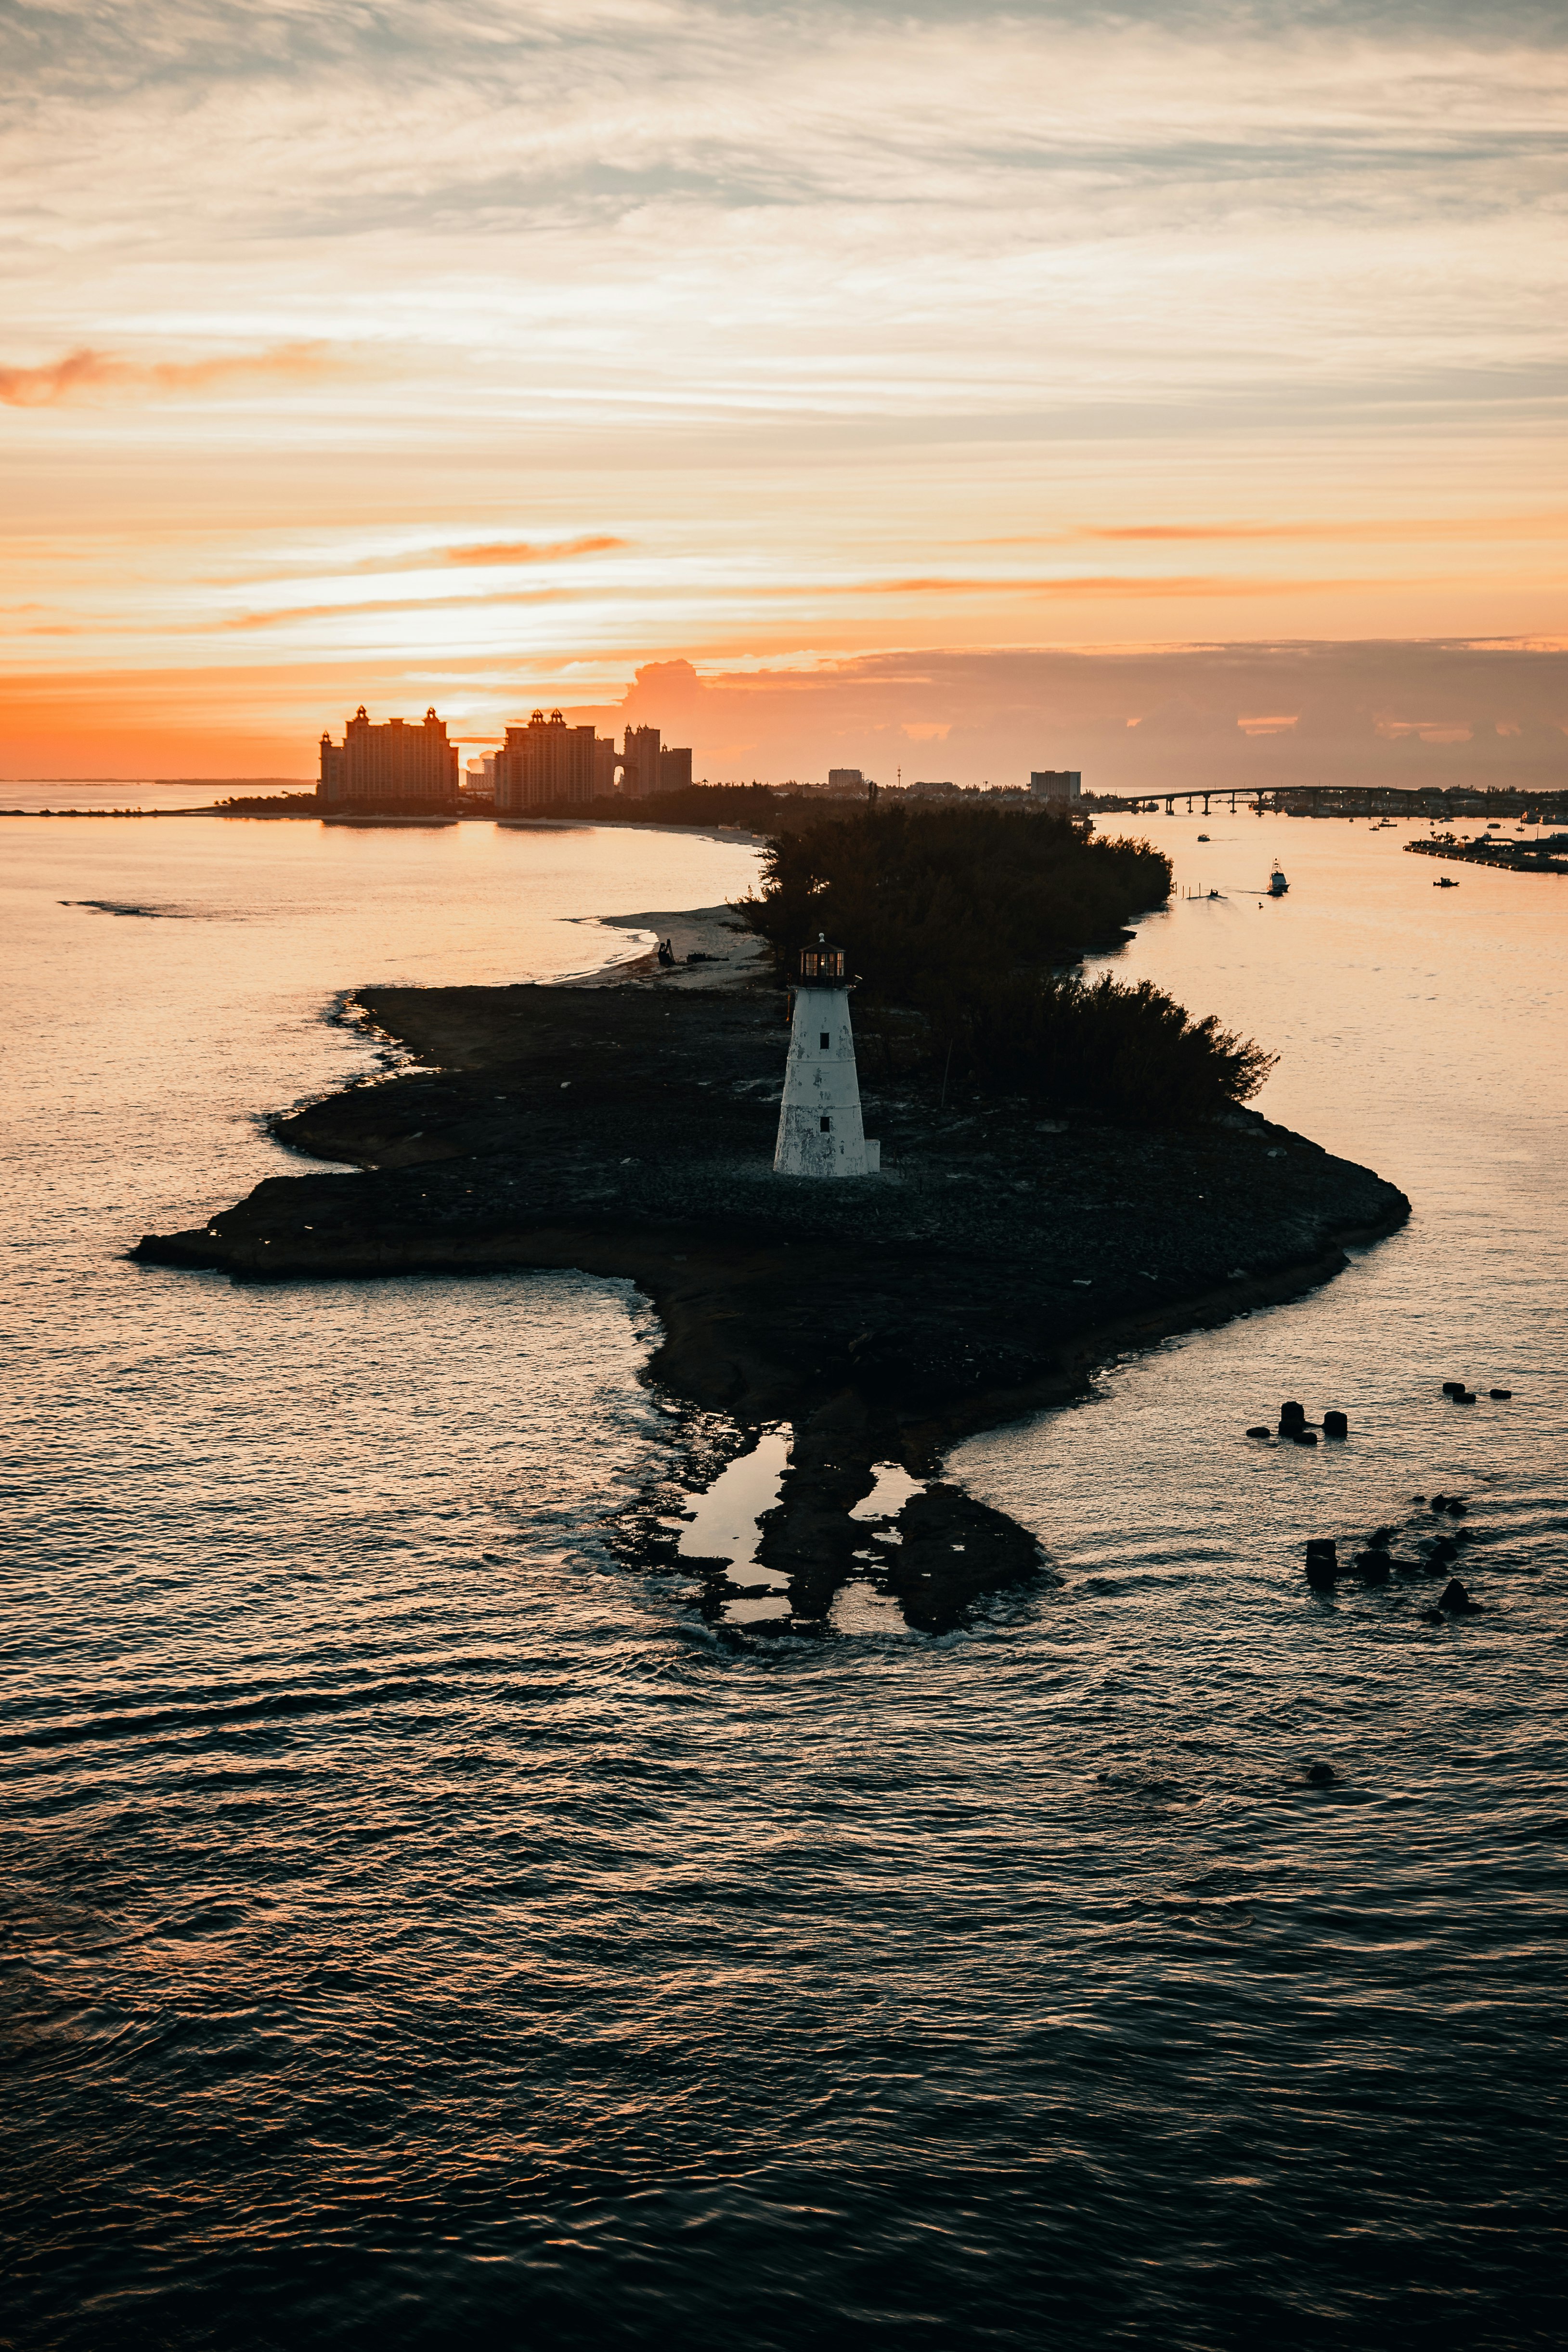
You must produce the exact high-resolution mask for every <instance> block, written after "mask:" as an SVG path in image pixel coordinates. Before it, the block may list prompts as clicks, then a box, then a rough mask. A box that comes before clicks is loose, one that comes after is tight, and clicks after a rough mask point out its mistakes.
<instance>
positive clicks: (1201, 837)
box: [1197, 833, 1208, 841]
mask: <svg viewBox="0 0 1568 2352" xmlns="http://www.w3.org/2000/svg"><path fill="white" fill-rule="evenodd" d="M1197 837H1198V839H1199V841H1207V839H1208V835H1207V833H1200V834H1199V835H1198V836H1197Z"/></svg>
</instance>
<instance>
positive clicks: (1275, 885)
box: [1269, 866, 1291, 898]
mask: <svg viewBox="0 0 1568 2352" xmlns="http://www.w3.org/2000/svg"><path fill="white" fill-rule="evenodd" d="M1290 887H1291V886H1290V884H1289V883H1288V882H1287V881H1286V879H1285V877H1284V876H1283V874H1281V871H1280V868H1279V867H1278V866H1275V868H1274V870H1273V872H1272V873H1271V874H1270V877H1269V896H1270V898H1283V897H1284V895H1285V893H1286V891H1287V890H1288V889H1289V888H1290Z"/></svg>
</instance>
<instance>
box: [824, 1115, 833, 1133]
mask: <svg viewBox="0 0 1568 2352" xmlns="http://www.w3.org/2000/svg"><path fill="white" fill-rule="evenodd" d="M832 1131H833V1122H832V1120H831V1118H825V1119H824V1120H823V1121H822V1133H823V1134H824V1135H831V1133H832Z"/></svg>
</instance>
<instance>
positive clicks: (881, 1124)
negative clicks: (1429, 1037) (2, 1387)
mask: <svg viewBox="0 0 1568 2352" xmlns="http://www.w3.org/2000/svg"><path fill="white" fill-rule="evenodd" d="M640 920H645V921H647V922H650V923H652V924H654V925H656V926H659V927H669V928H674V929H677V933H678V936H677V948H679V949H681V950H682V951H683V954H684V953H693V954H694V955H695V957H696V958H699V959H700V961H694V962H693V963H691V964H686V963H685V961H681V962H679V963H677V964H676V965H675V966H674V969H673V970H664V971H661V970H660V969H659V968H657V967H656V966H654V964H653V960H652V958H647V959H644V960H643V961H641V962H639V963H636V964H633V965H631V966H623V967H622V968H621V969H620V970H619V971H612V972H611V973H609V974H607V975H604V976H603V977H602V978H601V979H600V980H599V981H590V982H585V983H582V984H577V985H569V986H535V985H522V986H515V987H502V988H461V987H456V988H430V989H421V988H377V989H372V990H366V991H363V992H361V994H360V995H359V996H358V997H357V998H356V999H355V1000H354V1001H353V1004H352V1007H351V1008H350V1010H351V1013H352V1016H353V1017H355V1018H357V1019H359V1020H360V1021H361V1022H362V1023H364V1024H367V1025H368V1027H369V1028H370V1029H371V1031H372V1032H373V1033H375V1034H379V1035H380V1036H381V1037H382V1038H383V1039H385V1040H388V1041H391V1043H392V1045H394V1046H395V1047H396V1048H397V1049H399V1051H400V1052H401V1053H402V1055H408V1056H412V1057H413V1064H412V1066H404V1067H402V1068H401V1069H395V1070H394V1071H393V1073H392V1075H390V1076H384V1077H382V1078H380V1079H377V1080H372V1081H367V1082H364V1083H361V1084H357V1085H353V1086H350V1087H347V1088H345V1089H343V1090H342V1091H341V1092H340V1093H337V1094H334V1095H332V1096H329V1097H327V1098H326V1099H325V1100H323V1101H320V1102H317V1103H313V1104H311V1105H309V1106H308V1107H307V1108H303V1109H299V1110H296V1111H292V1112H290V1113H287V1114H286V1115H284V1116H280V1117H279V1118H277V1119H275V1120H274V1122H273V1131H274V1133H275V1134H276V1135H277V1138H278V1139H279V1140H280V1141H281V1142H283V1143H285V1144H288V1145H292V1146H294V1147H295V1148H297V1149H298V1150H301V1151H303V1152H307V1153H308V1154H310V1155H311V1156H312V1157H313V1158H316V1159H322V1160H336V1161H340V1162H343V1163H345V1164H346V1166H347V1168H348V1169H349V1170H351V1171H353V1172H349V1173H342V1174H322V1173H308V1174H301V1175H298V1176H280V1177H271V1178H268V1179H267V1181H265V1182H263V1183H261V1184H258V1185H257V1186H256V1190H255V1191H254V1192H252V1193H251V1194H250V1195H249V1197H248V1198H247V1199H246V1200H244V1201H242V1202H239V1203H238V1204H237V1205H236V1206H235V1207H234V1208H232V1209H229V1210H226V1211H225V1212H224V1213H222V1214H220V1215H218V1216H216V1217H214V1219H213V1220H212V1222H211V1223H209V1224H208V1225H206V1226H205V1227H204V1228H203V1229H202V1230H200V1231H195V1232H186V1233H175V1234H148V1235H146V1236H145V1237H144V1238H143V1239H142V1240H141V1243H140V1244H138V1246H137V1248H136V1250H135V1251H134V1252H133V1255H135V1256H137V1257H138V1258H140V1259H141V1260H143V1261H144V1262H151V1263H155V1264H159V1265H179V1266H189V1267H193V1268H197V1267H203V1268H214V1269H219V1270H221V1271H223V1272H225V1273H226V1274H228V1275H230V1276H232V1277H233V1278H234V1279H235V1280H236V1281H245V1282H282V1281H319V1280H341V1279H344V1278H350V1277H356V1276H358V1277H364V1276H386V1275H392V1274H403V1273H442V1274H452V1273H472V1274H482V1273H486V1272H489V1271H493V1270H496V1269H499V1268H503V1267H507V1268H515V1267H568V1266H570V1267H577V1268H580V1269H581V1270H583V1271H585V1272H588V1273H591V1274H600V1275H605V1276H622V1277H627V1278H630V1279H631V1280H632V1281H633V1282H634V1283H635V1284H636V1285H637V1286H638V1287H639V1288H640V1289H641V1290H642V1291H643V1292H644V1293H645V1294H646V1296H647V1297H649V1299H650V1300H651V1301H652V1303H653V1307H654V1308H655V1310H656V1312H657V1314H658V1317H659V1319H660V1322H661V1324H662V1326H663V1329H664V1339H663V1343H662V1345H661V1346H660V1347H659V1349H657V1351H656V1353H655V1354H654V1356H653V1360H652V1364H651V1367H650V1371H651V1375H652V1377H653V1379H654V1380H655V1381H658V1382H659V1383H660V1384H661V1385H662V1386H663V1387H664V1389H665V1390H666V1391H670V1392H672V1393H673V1394H674V1395H675V1396H676V1397H678V1398H681V1399H684V1400H685V1401H686V1402H688V1403H689V1404H691V1405H692V1406H693V1407H695V1408H698V1409H700V1410H701V1411H702V1412H706V1413H709V1414H713V1415H721V1416H724V1417H725V1419H724V1424H723V1425H724V1427H725V1428H727V1429H730V1430H733V1431H734V1432H735V1433H736V1438H735V1442H736V1443H740V1442H742V1433H745V1432H747V1431H750V1430H753V1429H756V1428H757V1427H758V1426H760V1425H763V1424H767V1423H779V1422H788V1423H791V1424H792V1425H793V1428H794V1431H795V1442H794V1447H793V1454H792V1457H791V1462H790V1465H789V1470H788V1471H787V1473H786V1475H785V1478H784V1484H783V1488H782V1493H781V1498H780V1502H779V1507H778V1508H777V1509H776V1510H774V1511H773V1512H772V1513H771V1514H770V1515H769V1516H768V1519H767V1520H766V1522H765V1530H764V1536H763V1541H762V1545H761V1549H760V1553H759V1560H760V1563H761V1565H762V1567H763V1568H764V1569H765V1570H768V1572H769V1573H770V1575H771V1576H772V1577H773V1578H775V1579H779V1578H783V1577H787V1578H788V1580H789V1617H788V1618H787V1619H780V1620H779V1621H778V1622H779V1625H780V1626H783V1625H786V1624H787V1625H790V1626H792V1627H794V1628H795V1629H796V1630H804V1629H807V1628H810V1626H812V1625H815V1624H817V1623H819V1622H821V1620H822V1618H823V1616H824V1614H825V1612H826V1611H827V1609H828V1607H829V1604H830V1602H831V1598H832V1595H833V1592H834V1591H835V1590H836V1589H837V1587H838V1586H839V1585H840V1584H841V1582H842V1581H843V1580H844V1579H845V1577H846V1576H847V1575H849V1574H850V1573H856V1574H860V1573H863V1572H864V1571H863V1569H862V1568H854V1569H852V1561H854V1560H855V1559H856V1558H857V1556H858V1558H859V1559H860V1560H861V1561H862V1562H863V1561H864V1559H866V1556H867V1549H868V1535H867V1528H866V1524H865V1522H864V1520H863V1519H861V1520H853V1521H852V1519H851V1517H850V1516H849V1515H850V1512H851V1511H852V1507H854V1506H855V1505H856V1504H857V1503H859V1502H861V1501H862V1498H863V1497H865V1496H867V1495H868V1494H869V1493H870V1492H871V1491H872V1488H873V1484H874V1469H875V1465H877V1464H879V1463H889V1462H893V1463H898V1464H902V1465H904V1467H905V1468H906V1469H907V1470H908V1471H909V1472H910V1473H911V1474H912V1475H914V1476H915V1477H917V1478H920V1479H922V1480H935V1481H936V1483H934V1484H932V1485H930V1486H927V1487H926V1489H925V1491H924V1492H922V1493H920V1494H917V1495H915V1496H913V1497H912V1498H911V1499H910V1501H909V1502H908V1503H907V1504H906V1505H905V1506H904V1511H903V1513H902V1514H901V1516H900V1519H899V1522H898V1525H897V1527H896V1528H894V1529H892V1530H890V1531H889V1534H888V1536H887V1537H886V1538H882V1539H880V1540H878V1541H874V1542H873V1549H875V1551H876V1555H877V1568H876V1571H875V1573H876V1575H877V1579H878V1580H879V1581H880V1582H882V1583H883V1584H884V1585H885V1586H886V1587H887V1588H888V1589H889V1590H891V1591H893V1592H894V1594H895V1595H896V1596H897V1598H898V1600H899V1601H900V1603H901V1605H902V1607H903V1609H904V1613H905V1615H906V1617H907V1618H908V1619H909V1620H910V1621H911V1622H914V1623H916V1624H919V1625H924V1626H927V1627H936V1626H940V1625H944V1624H947V1623H951V1622H954V1621H955V1619H956V1617H957V1616H958V1615H960V1614H961V1612H962V1611H963V1610H964V1608H965V1607H966V1606H967V1604H968V1603H970V1602H971V1601H973V1600H974V1599H975V1598H976V1596H977V1595H978V1594H979V1593H981V1592H984V1591H990V1590H992V1589H995V1588H996V1587H998V1586H999V1585H1002V1584H1006V1583H1009V1582H1011V1581H1016V1580H1019V1579H1020V1578H1023V1577H1027V1576H1029V1575H1030V1574H1032V1573H1034V1572H1035V1571H1036V1570H1037V1568H1038V1565H1039V1560H1038V1553H1037V1549H1036V1546H1035V1543H1034V1540H1033V1538H1031V1537H1030V1536H1029V1535H1028V1534H1027V1533H1026V1532H1025V1531H1024V1530H1023V1529H1022V1528H1019V1527H1017V1526H1016V1525H1014V1524H1013V1522H1011V1521H1010V1520H1009V1519H1007V1518H1005V1517H1003V1516H1002V1515H1001V1514H999V1513H998V1512H995V1511H992V1510H989V1509H988V1508H987V1507H985V1506H983V1505H981V1504H979V1503H977V1502H976V1501H975V1500H974V1499H973V1498H971V1497H969V1496H966V1495H965V1494H964V1493H963V1492H962V1490H961V1489H959V1488H957V1487H956V1486H951V1485H947V1484H944V1483H942V1482H941V1481H940V1478H939V1475H938V1474H939V1470H940V1462H941V1456H942V1454H943V1451H944V1449H945V1448H946V1446H947V1445H948V1444H951V1443H952V1442H953V1440H954V1439H955V1438H956V1437H957V1436H958V1435H960V1434H961V1433H964V1432H966V1431H968V1430H973V1429H975V1428H977V1427H980V1426H982V1425H986V1424H994V1423H997V1422H999V1421H1003V1420H1006V1419H1009V1418H1011V1417H1013V1416H1014V1415H1017V1414H1019V1413H1022V1412H1027V1411H1029V1410H1030V1409H1031V1408H1034V1407H1037V1406H1039V1405H1040V1404H1043V1403H1050V1402H1059V1401H1061V1400H1062V1399H1064V1398H1066V1397H1068V1396H1070V1395H1071V1394H1072V1393H1074V1392H1076V1391H1081V1390H1082V1386H1083V1384H1084V1382H1085V1381H1086V1380H1087V1378H1088V1376H1089V1374H1090V1372H1091V1370H1092V1368H1093V1367H1094V1365H1095V1364H1096V1363H1097V1362H1100V1361H1103V1360H1105V1359H1106V1358H1107V1357H1108V1356H1110V1355H1112V1354H1113V1353H1115V1352H1118V1351H1120V1350H1123V1349H1127V1348H1130V1347H1136V1346H1140V1345H1147V1344H1149V1343H1151V1342H1153V1341H1154V1340H1155V1339H1159V1338H1160V1337H1162V1336H1163V1335H1165V1334H1167V1333H1170V1332H1174V1331H1178V1330H1183V1329H1190V1328H1197V1327H1198V1326H1200V1325H1203V1324H1207V1323H1216V1322H1220V1321H1223V1320H1225V1319H1227V1318H1229V1317H1231V1316H1234V1315H1237V1314H1239V1313H1243V1312H1245V1311H1247V1310H1248V1309H1249V1308H1251V1307H1260V1306H1262V1305H1265V1304H1267V1303H1270V1302H1272V1301H1275V1300H1279V1299H1282V1298H1285V1297H1290V1296H1291V1295H1294V1294H1297V1293H1299V1292H1301V1290H1303V1289H1306V1288H1309V1287H1311V1286H1312V1285H1314V1284H1316V1283H1319V1282H1322V1281H1323V1280H1325V1279H1326V1278H1328V1277H1329V1276H1332V1275H1333V1273H1335V1272H1336V1271H1337V1270H1338V1269H1339V1268H1340V1267H1341V1266H1342V1265H1343V1264H1344V1262H1345V1261H1344V1257H1343V1246H1344V1244H1347V1243H1354V1242H1364V1241H1367V1240H1370V1239H1372V1238H1374V1237H1375V1236H1376V1235H1378V1234H1385V1233H1388V1232H1390V1231H1391V1230H1393V1229H1394V1228H1395V1227H1396V1226H1397V1225H1398V1224H1400V1223H1402V1222H1403V1221H1404V1219H1405V1218H1406V1216H1407V1215H1408V1213H1409V1203H1408V1202H1407V1201H1406V1198H1405V1196H1404V1194H1403V1193H1401V1192H1397V1191H1396V1189H1395V1187H1394V1186H1393V1185H1391V1184H1388V1183H1385V1181H1383V1180H1382V1179H1381V1178H1380V1177H1378V1176H1376V1175H1375V1174H1374V1173H1373V1172H1372V1171H1371V1170H1369V1169H1365V1168H1361V1167H1358V1166H1356V1165H1354V1163H1353V1162H1351V1161H1349V1160H1338V1159H1335V1158H1333V1157H1332V1156H1331V1155H1330V1154H1329V1153H1327V1152H1325V1151H1323V1150H1320V1149H1319V1147H1318V1146H1317V1145H1316V1144H1313V1143H1311V1142H1309V1141H1307V1140H1306V1139H1304V1138H1303V1137H1301V1136H1299V1135H1294V1134H1292V1133H1291V1132H1290V1131H1289V1130H1288V1129H1283V1128H1280V1127H1275V1126H1271V1125H1270V1123H1269V1122H1268V1121H1267V1120H1266V1119H1264V1118H1260V1117H1259V1116H1258V1115H1257V1114H1256V1113H1254V1112H1250V1111H1248V1110H1245V1109H1235V1110H1232V1111H1229V1112H1228V1113H1226V1114H1224V1115H1223V1116H1222V1117H1221V1118H1219V1119H1218V1120H1215V1121H1209V1122H1207V1123H1205V1124H1203V1125H1201V1126H1196V1127H1191V1128H1186V1129H1179V1128H1178V1129H1148V1128H1132V1127H1125V1126H1117V1125H1113V1124H1112V1123H1110V1122H1108V1121H1107V1120H1105V1119H1104V1118H1097V1117H1095V1116H1092V1115H1091V1114H1088V1113H1082V1114H1080V1113H1067V1114H1063V1115H1061V1116H1055V1117H1047V1116H1043V1115H1042V1109H1041V1106H1040V1104H1039V1103H1038V1102H1035V1101H1029V1100H1026V1099H1024V1098H1022V1097H1019V1098H1016V1099H996V1098H985V1099H982V1098H980V1097H964V1098H959V1099H955V1098H954V1096H953V1095H952V1093H951V1092H948V1093H947V1094H946V1099H944V1090H943V1088H942V1087H941V1086H940V1084H939V1083H938V1079H939V1074H938V1073H935V1072H926V1073H922V1074H920V1075H917V1076H913V1077H912V1076H909V1075H908V1074H907V1073H904V1074H899V1073H898V1072H897V1071H896V1070H895V1069H894V1068H893V1067H892V1066H891V1065H890V1066H889V1067H887V1068H885V1069H883V1068H879V1058H883V1059H885V1058H886V1057H885V1055H884V1056H882V1057H879V1055H878V1051H877V1048H876V1045H875V1042H874V1041H873V1040H871V1039H869V1038H862V1050H861V1056H860V1058H861V1081H862V1096H863V1100H864V1107H865V1124H866V1131H867V1133H868V1134H871V1135H875V1136H877V1137H878V1138H879V1139H880V1140H881V1143H882V1152H883V1173H882V1175H881V1176H879V1177H869V1178H866V1179H863V1180H860V1181H848V1182H841V1183H822V1182H816V1181H810V1180H787V1179H780V1178H776V1177H775V1176H774V1175H773V1174H772V1172H771V1164H770V1163H771V1157H772V1150H773V1141H774V1130H775V1126H776V1122H777V1104H778V1098H779V1086H780V1082H781V1076H782V1071H783V1064H784V1054H785V1045H786V1039H787V1030H786V1026H785V1010H784V999H783V997H782V995H781V993H780V992H779V990H778V989H776V988H775V987H774V986H772V985H771V984H770V982H768V978H767V976H766V972H765V970H764V967H763V965H762V963H761V962H760V961H759V959H758V951H757V942H756V941H755V940H754V939H753V938H752V937H751V935H750V934H749V933H748V932H747V930H746V929H745V927H744V926H743V925H741V924H739V923H738V922H737V921H736V919H734V918H733V917H731V916H729V915H728V913H727V910H725V909H708V910H705V911H704V913H703V914H702V915H701V916H697V917H687V918H681V919H672V918H667V917H650V918H645V919H640ZM693 940H702V941H706V946H698V947H696V948H695V949H694V948H693V947H692V946H691V942H692V941H693ZM606 982H609V983H610V984H606ZM719 1450H720V1452H721V1453H722V1450H723V1449H722V1445H721V1447H720V1449H719ZM675 1499H678V1500H680V1501H685V1500H687V1499H689V1496H685V1495H683V1496H678V1497H676V1498H675ZM671 1500H672V1497H671V1496H670V1495H669V1494H668V1493H666V1494H665V1495H664V1497H663V1499H662V1502H661V1501H659V1500H658V1499H657V1498H655V1499H653V1500H651V1501H650V1503H649V1506H648V1507H647V1508H646V1510H645V1511H644V1512H643V1514H642V1515H641V1516H640V1517H638V1518H637V1519H636V1521H635V1523H634V1524H633V1525H632V1526H631V1527H630V1528H623V1529H622V1539H623V1543H624V1544H625V1546H626V1547H627V1548H628V1549H632V1550H633V1551H634V1552H636V1554H637V1555H638V1556H640V1557H641V1558H642V1559H643V1560H644V1561H645V1562H647V1563H649V1564H653V1565H658V1564H659V1563H660V1562H661V1561H664V1562H666V1563H667V1564H669V1565H671V1566H674V1543H675V1537H674V1533H672V1531H671V1528H670V1526H669V1524H668V1520H667V1516H664V1515H667V1513H668V1509H669V1506H670V1502H671ZM662 1514H663V1515H662ZM682 1565H683V1566H684V1567H686V1568H689V1567H690V1566H691V1563H690V1562H689V1561H685V1562H683V1563H682ZM713 1566H714V1573H715V1576H717V1574H718V1571H719V1564H718V1563H714V1564H713Z"/></svg>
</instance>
